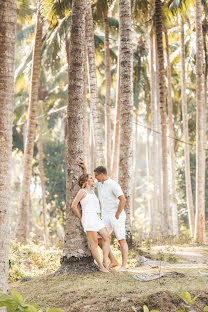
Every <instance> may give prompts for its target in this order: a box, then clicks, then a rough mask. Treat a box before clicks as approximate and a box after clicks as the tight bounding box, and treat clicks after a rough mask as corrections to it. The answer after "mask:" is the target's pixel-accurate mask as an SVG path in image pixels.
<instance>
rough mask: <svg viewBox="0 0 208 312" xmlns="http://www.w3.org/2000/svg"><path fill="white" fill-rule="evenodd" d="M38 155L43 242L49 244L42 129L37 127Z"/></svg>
mask: <svg viewBox="0 0 208 312" xmlns="http://www.w3.org/2000/svg"><path fill="white" fill-rule="evenodd" d="M38 154H39V172H40V181H41V189H42V206H43V225H44V241H45V244H48V243H49V228H48V221H47V217H48V214H47V203H46V191H45V183H46V178H45V172H44V164H43V158H44V154H43V138H42V129H41V126H40V127H39V137H38Z"/></svg>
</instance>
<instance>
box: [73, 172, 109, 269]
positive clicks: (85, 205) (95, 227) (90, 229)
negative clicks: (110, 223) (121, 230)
mask: <svg viewBox="0 0 208 312" xmlns="http://www.w3.org/2000/svg"><path fill="white" fill-rule="evenodd" d="M78 183H79V186H80V187H81V189H80V190H79V192H78V193H77V195H76V197H75V199H74V201H73V203H72V210H73V212H74V213H75V215H76V216H77V217H78V218H79V219H80V220H81V222H82V225H83V228H84V231H85V232H86V233H87V236H88V239H89V241H90V248H91V252H92V255H93V258H94V259H95V261H96V262H97V264H98V266H99V270H100V271H101V272H105V273H108V272H109V270H108V264H107V259H108V254H109V251H110V236H109V234H108V231H107V229H106V228H105V226H104V224H103V221H102V220H101V219H100V218H99V216H98V213H99V212H100V205H99V200H98V198H97V196H96V195H95V193H94V191H93V189H92V187H93V185H94V180H93V177H92V176H91V175H90V174H87V173H85V174H83V175H81V177H80V178H79V181H78ZM79 202H80V204H81V207H82V215H81V214H80V212H79V209H78V208H77V205H78V203H79ZM97 233H99V235H100V236H102V238H103V241H104V243H103V246H102V250H103V263H102V261H101V259H100V256H99V253H98V249H97V247H98V237H97Z"/></svg>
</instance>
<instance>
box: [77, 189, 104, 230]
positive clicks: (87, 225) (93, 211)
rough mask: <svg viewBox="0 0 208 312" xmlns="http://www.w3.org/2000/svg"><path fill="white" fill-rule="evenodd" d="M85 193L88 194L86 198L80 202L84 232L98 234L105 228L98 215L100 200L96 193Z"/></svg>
mask: <svg viewBox="0 0 208 312" xmlns="http://www.w3.org/2000/svg"><path fill="white" fill-rule="evenodd" d="M84 192H85V193H86V196H85V197H84V198H83V199H82V200H80V204H81V207H82V225H83V228H84V231H85V232H86V231H95V232H98V231H99V230H101V229H102V228H104V227H105V225H104V223H103V221H102V220H101V219H100V218H99V216H98V213H100V205H99V200H98V198H97V196H96V195H95V193H88V192H87V191H85V190H84Z"/></svg>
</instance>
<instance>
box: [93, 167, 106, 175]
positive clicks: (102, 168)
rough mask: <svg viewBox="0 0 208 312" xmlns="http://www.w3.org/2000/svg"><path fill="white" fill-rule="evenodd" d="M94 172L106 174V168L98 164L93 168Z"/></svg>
mask: <svg viewBox="0 0 208 312" xmlns="http://www.w3.org/2000/svg"><path fill="white" fill-rule="evenodd" d="M94 172H97V173H103V174H106V175H107V169H106V168H105V167H103V166H98V167H97V168H95V169H94Z"/></svg>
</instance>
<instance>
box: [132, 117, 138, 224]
mask: <svg viewBox="0 0 208 312" xmlns="http://www.w3.org/2000/svg"><path fill="white" fill-rule="evenodd" d="M137 122H138V111H136V113H135V126H134V142H133V145H134V146H133V147H134V153H133V172H134V175H133V183H132V192H133V195H132V219H133V220H132V221H133V222H134V220H135V213H136V186H137V174H136V173H137V149H138V148H137V137H138V125H137ZM133 222H132V223H133Z"/></svg>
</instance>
